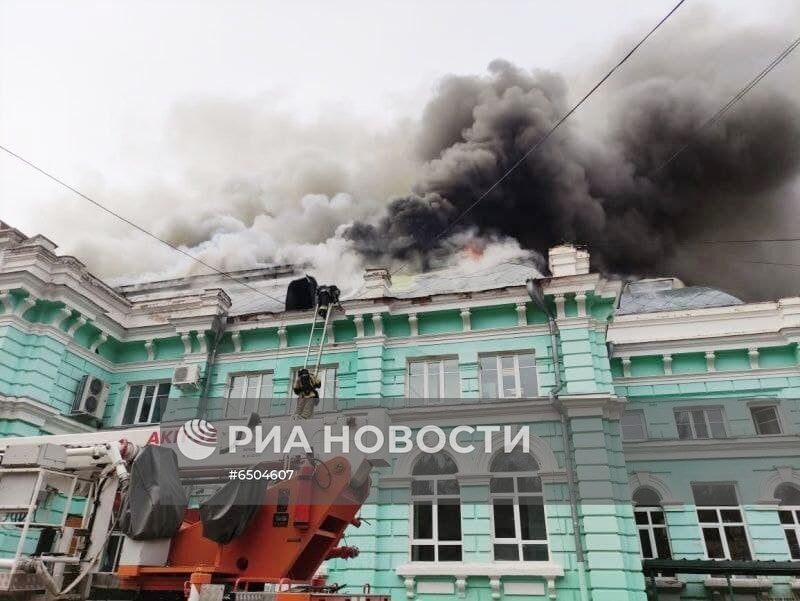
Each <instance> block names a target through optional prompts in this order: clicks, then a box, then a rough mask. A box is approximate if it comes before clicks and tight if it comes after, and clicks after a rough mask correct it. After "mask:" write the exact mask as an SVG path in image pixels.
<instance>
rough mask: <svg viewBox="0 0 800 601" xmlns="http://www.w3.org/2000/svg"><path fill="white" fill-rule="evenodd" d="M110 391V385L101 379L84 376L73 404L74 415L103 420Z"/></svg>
mask: <svg viewBox="0 0 800 601" xmlns="http://www.w3.org/2000/svg"><path fill="white" fill-rule="evenodd" d="M108 389H109V386H108V384H107V383H106V382H104V381H103V380H101V379H100V378H97V377H95V376H88V375H87V376H83V379H81V383H80V384H79V385H78V390H77V391H76V393H75V400H74V401H73V403H72V412H71V413H72V415H89V416H91V417H94V418H97V419H103V412H104V411H105V409H106V401H107V400H108Z"/></svg>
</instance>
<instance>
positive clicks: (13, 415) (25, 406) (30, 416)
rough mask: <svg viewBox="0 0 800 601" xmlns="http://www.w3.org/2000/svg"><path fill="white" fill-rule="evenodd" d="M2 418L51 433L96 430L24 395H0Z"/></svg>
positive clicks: (0, 416) (0, 415)
mask: <svg viewBox="0 0 800 601" xmlns="http://www.w3.org/2000/svg"><path fill="white" fill-rule="evenodd" d="M0 418H2V419H7V420H20V421H23V422H25V423H28V424H32V425H34V426H36V427H38V428H41V429H42V430H45V431H46V432H47V433H49V434H74V433H80V432H94V431H95V430H96V428H92V427H91V426H87V425H86V424H83V423H81V422H78V421H75V420H73V419H70V418H69V417H67V416H65V415H62V414H60V413H59V412H58V411H56V410H55V409H53V408H52V407H48V406H47V405H44V404H42V403H40V402H39V401H34V400H33V399H28V398H22V397H10V396H5V395H0Z"/></svg>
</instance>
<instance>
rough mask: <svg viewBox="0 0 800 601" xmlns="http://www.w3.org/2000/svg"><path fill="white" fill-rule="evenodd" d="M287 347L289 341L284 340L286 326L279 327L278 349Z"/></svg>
mask: <svg viewBox="0 0 800 601" xmlns="http://www.w3.org/2000/svg"><path fill="white" fill-rule="evenodd" d="M288 346H289V341H288V340H287V338H286V326H281V327H279V328H278V348H287V347H288ZM301 352H303V351H302V350H301Z"/></svg>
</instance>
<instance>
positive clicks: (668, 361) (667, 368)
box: [661, 355, 672, 376]
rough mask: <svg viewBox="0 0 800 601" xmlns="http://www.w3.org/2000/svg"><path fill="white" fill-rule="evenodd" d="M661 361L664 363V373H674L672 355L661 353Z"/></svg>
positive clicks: (669, 374) (668, 374)
mask: <svg viewBox="0 0 800 601" xmlns="http://www.w3.org/2000/svg"><path fill="white" fill-rule="evenodd" d="M661 362H662V363H663V364H664V375H667V376H671V375H672V355H661Z"/></svg>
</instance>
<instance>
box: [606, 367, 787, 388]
mask: <svg viewBox="0 0 800 601" xmlns="http://www.w3.org/2000/svg"><path fill="white" fill-rule="evenodd" d="M798 374H800V367H783V368H777V369H745V370H735V371H733V370H732V371H712V372H703V373H694V374H673V375H671V376H666V375H664V376H645V377H638V376H631V377H628V378H614V382H613V383H614V385H615V386H648V385H656V384H682V383H687V382H718V381H720V380H735V379H738V378H748V379H752V378H772V377H786V376H794V375H798ZM761 387H762V388H763V384H762V385H761Z"/></svg>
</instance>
